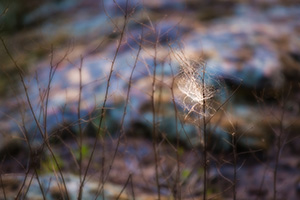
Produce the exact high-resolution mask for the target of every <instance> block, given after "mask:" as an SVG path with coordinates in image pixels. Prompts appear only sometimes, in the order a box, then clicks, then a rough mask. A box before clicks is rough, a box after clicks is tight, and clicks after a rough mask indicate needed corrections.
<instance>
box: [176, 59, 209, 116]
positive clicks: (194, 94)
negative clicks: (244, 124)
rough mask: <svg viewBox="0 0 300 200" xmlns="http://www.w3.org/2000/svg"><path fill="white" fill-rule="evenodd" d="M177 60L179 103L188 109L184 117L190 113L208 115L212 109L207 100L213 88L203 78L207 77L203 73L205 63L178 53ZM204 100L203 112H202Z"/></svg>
mask: <svg viewBox="0 0 300 200" xmlns="http://www.w3.org/2000/svg"><path fill="white" fill-rule="evenodd" d="M177 60H178V61H179V62H180V73H179V75H178V76H177V87H178V89H179V90H180V92H181V93H182V97H181V104H182V105H183V107H184V109H185V110H187V111H188V113H187V115H186V116H185V119H186V118H187V117H188V116H190V115H191V114H197V115H198V116H200V117H201V116H204V115H205V116H208V115H210V114H211V113H212V112H213V111H214V109H213V108H212V107H211V106H209V104H208V102H207V100H209V99H211V98H212V97H213V96H214V93H215V90H214V89H213V87H211V86H208V84H207V80H205V79H206V78H208V76H207V75H205V63H204V62H203V61H202V60H200V61H193V60H188V59H186V58H185V57H184V56H183V55H180V54H178V55H177ZM203 72H204V73H203ZM203 78H204V81H203ZM203 83H204V85H203ZM203 94H204V95H203ZM204 101H206V108H205V110H206V112H205V113H203V105H204Z"/></svg>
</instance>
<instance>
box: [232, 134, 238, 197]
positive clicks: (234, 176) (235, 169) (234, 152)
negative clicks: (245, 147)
mask: <svg viewBox="0 0 300 200" xmlns="http://www.w3.org/2000/svg"><path fill="white" fill-rule="evenodd" d="M232 145H233V189H232V190H233V191H232V192H233V200H236V183H237V175H236V173H237V150H236V139H235V133H232Z"/></svg>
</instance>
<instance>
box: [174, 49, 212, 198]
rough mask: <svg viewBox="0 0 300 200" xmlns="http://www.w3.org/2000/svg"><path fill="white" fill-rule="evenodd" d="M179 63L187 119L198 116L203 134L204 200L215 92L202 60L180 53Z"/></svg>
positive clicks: (204, 196)
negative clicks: (210, 122) (209, 123)
mask: <svg viewBox="0 0 300 200" xmlns="http://www.w3.org/2000/svg"><path fill="white" fill-rule="evenodd" d="M175 57H176V59H177V61H178V62H179V64H180V73H179V75H178V78H177V87H178V89H179V90H180V92H181V93H182V94H183V95H182V105H183V107H184V109H185V110H187V111H188V113H187V114H186V116H185V119H186V118H187V117H189V115H191V114H196V119H199V121H198V122H197V126H198V127H199V130H200V131H201V132H202V133H203V134H202V135H203V139H202V137H201V136H200V140H202V143H203V152H202V156H203V159H202V162H203V171H204V172H203V176H204V177H203V200H205V199H206V198H207V185H208V184H207V183H208V164H209V158H208V152H207V151H208V150H207V124H208V122H207V120H206V117H207V116H210V115H211V113H212V111H216V110H215V109H213V108H212V107H210V106H209V104H208V102H207V100H210V99H211V98H212V97H213V96H214V94H215V90H214V89H213V87H210V86H208V84H207V80H206V64H205V62H204V61H203V60H202V59H199V61H194V60H189V59H187V58H186V57H185V55H184V53H183V52H182V51H180V52H179V53H176V54H175Z"/></svg>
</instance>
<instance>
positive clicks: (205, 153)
mask: <svg viewBox="0 0 300 200" xmlns="http://www.w3.org/2000/svg"><path fill="white" fill-rule="evenodd" d="M202 70H203V71H202V97H203V105H202V106H203V107H202V112H203V116H202V117H203V118H202V120H203V139H204V145H203V146H204V147H203V148H204V150H203V163H204V166H203V168H204V180H203V200H206V198H207V197H206V196H207V170H208V166H207V164H208V160H207V133H206V132H207V131H206V125H207V124H206V117H205V112H206V100H205V98H206V96H205V66H203V69H202Z"/></svg>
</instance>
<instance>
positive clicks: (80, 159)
mask: <svg viewBox="0 0 300 200" xmlns="http://www.w3.org/2000/svg"><path fill="white" fill-rule="evenodd" d="M82 62H83V58H82V57H81V59H80V66H79V97H78V107H77V115H78V126H79V148H78V149H79V180H80V183H81V182H82V140H83V134H82V126H81V112H80V110H81V94H82ZM82 189H83V185H82V184H80V187H79V192H78V200H80V199H82Z"/></svg>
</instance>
